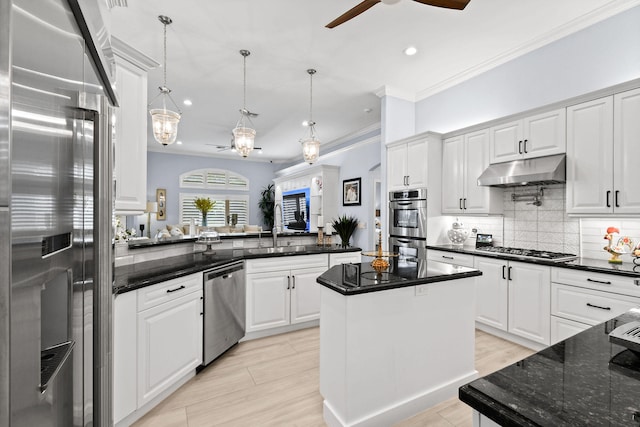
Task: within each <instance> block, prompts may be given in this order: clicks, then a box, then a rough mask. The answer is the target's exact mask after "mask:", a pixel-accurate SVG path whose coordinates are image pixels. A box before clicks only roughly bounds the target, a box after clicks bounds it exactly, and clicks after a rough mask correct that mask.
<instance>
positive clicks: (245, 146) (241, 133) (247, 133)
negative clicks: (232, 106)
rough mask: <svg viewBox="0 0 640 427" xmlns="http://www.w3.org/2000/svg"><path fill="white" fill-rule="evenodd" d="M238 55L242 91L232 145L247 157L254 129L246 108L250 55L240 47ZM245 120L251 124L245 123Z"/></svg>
mask: <svg viewBox="0 0 640 427" xmlns="http://www.w3.org/2000/svg"><path fill="white" fill-rule="evenodd" d="M240 55H242V58H243V72H244V74H243V82H242V84H243V93H242V109H241V110H240V119H239V120H238V123H237V124H236V127H235V129H233V145H234V147H235V148H236V150H237V151H238V154H240V155H241V156H242V157H247V156H248V155H249V153H250V152H251V151H253V148H254V142H255V138H256V131H255V129H253V123H252V122H251V119H250V118H249V116H250V115H251V114H252V113H250V112H249V110H247V56H249V55H251V52H249V51H248V50H245V49H242V50H241V51H240ZM245 120H247V121H248V122H249V124H250V125H251V126H247V125H246V124H245Z"/></svg>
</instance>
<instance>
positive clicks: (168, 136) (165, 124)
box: [149, 15, 182, 145]
mask: <svg viewBox="0 0 640 427" xmlns="http://www.w3.org/2000/svg"><path fill="white" fill-rule="evenodd" d="M158 20H159V21H160V22H162V25H164V64H163V72H164V82H163V85H162V86H160V87H159V88H158V89H160V93H159V94H158V95H157V96H156V97H155V98H154V99H153V101H151V102H150V103H149V107H151V104H153V103H154V102H155V100H156V99H158V98H159V97H161V98H162V108H155V109H151V110H149V114H151V127H152V129H153V137H154V138H155V140H156V141H158V142H159V143H160V144H162V145H170V144H173V143H174V142H176V137H177V136H178V122H180V116H181V115H182V112H181V111H180V108H178V105H177V104H176V103H175V102H174V100H173V98H171V89H169V88H168V87H167V25H170V24H171V23H172V22H173V21H172V20H171V18H169V17H168V16H164V15H160V16H158ZM167 98H169V101H171V102H172V103H173V105H174V106H175V107H176V110H178V112H177V113H176V112H175V111H171V110H167Z"/></svg>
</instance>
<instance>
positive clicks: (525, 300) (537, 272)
mask: <svg viewBox="0 0 640 427" xmlns="http://www.w3.org/2000/svg"><path fill="white" fill-rule="evenodd" d="M507 276H508V277H507V278H508V279H509V327H508V329H507V330H508V331H509V332H510V333H512V334H515V335H519V336H521V337H524V338H527V339H529V340H531V341H535V342H538V343H541V344H546V345H548V344H549V343H550V334H551V330H550V323H549V322H550V318H549V316H550V315H551V312H550V298H551V268H550V267H547V266H541V265H535V264H529V263H523V262H513V261H509V266H508V271H507Z"/></svg>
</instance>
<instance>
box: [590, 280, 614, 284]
mask: <svg viewBox="0 0 640 427" xmlns="http://www.w3.org/2000/svg"><path fill="white" fill-rule="evenodd" d="M587 282H593V283H601V284H603V285H610V284H611V282H609V281H607V282H605V281H604V280H595V279H587Z"/></svg>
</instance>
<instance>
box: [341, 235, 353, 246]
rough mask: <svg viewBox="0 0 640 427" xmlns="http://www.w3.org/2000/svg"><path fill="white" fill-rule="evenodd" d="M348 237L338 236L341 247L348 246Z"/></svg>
mask: <svg viewBox="0 0 640 427" xmlns="http://www.w3.org/2000/svg"><path fill="white" fill-rule="evenodd" d="M350 238H351V236H340V246H341V247H343V248H348V247H349V239H350Z"/></svg>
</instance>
